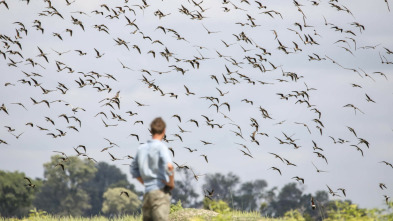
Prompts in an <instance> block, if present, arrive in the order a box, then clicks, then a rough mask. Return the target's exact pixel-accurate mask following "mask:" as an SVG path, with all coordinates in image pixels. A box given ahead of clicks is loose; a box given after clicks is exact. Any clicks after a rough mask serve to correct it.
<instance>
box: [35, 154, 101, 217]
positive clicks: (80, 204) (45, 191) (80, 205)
mask: <svg viewBox="0 0 393 221" xmlns="http://www.w3.org/2000/svg"><path fill="white" fill-rule="evenodd" d="M60 157H61V156H59V155H55V156H52V158H51V161H50V162H48V163H45V164H44V177H45V178H46V180H45V181H44V184H43V186H42V188H41V191H40V192H39V193H38V194H37V197H36V199H35V201H34V205H35V206H36V207H37V208H38V209H43V210H45V211H48V212H49V213H51V214H57V215H73V216H81V215H83V214H84V212H85V211H86V210H88V209H90V208H91V206H90V204H89V200H90V198H89V195H88V194H87V193H86V191H85V190H84V189H83V188H82V186H83V184H84V183H86V182H88V181H89V180H90V179H92V178H93V177H94V174H95V172H96V171H97V169H96V168H95V166H94V163H93V162H91V161H89V160H87V159H85V160H81V159H79V158H78V157H76V156H72V157H69V158H68V160H67V161H65V162H64V161H61V160H59V159H60ZM59 163H62V164H63V165H64V171H63V170H62V168H61V167H60V166H56V165H58V164H59Z"/></svg>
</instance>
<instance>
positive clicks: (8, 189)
mask: <svg viewBox="0 0 393 221" xmlns="http://www.w3.org/2000/svg"><path fill="white" fill-rule="evenodd" d="M24 177H25V174H24V173H20V172H4V171H0V215H1V216H5V217H10V216H18V217H21V216H24V215H27V213H28V211H29V209H31V203H32V201H33V200H34V194H35V193H36V192H37V191H38V189H39V186H40V185H41V184H40V182H39V181H36V180H33V179H31V182H32V183H33V184H34V185H36V187H35V188H32V187H29V186H27V185H26V184H28V181H27V180H25V179H24Z"/></svg>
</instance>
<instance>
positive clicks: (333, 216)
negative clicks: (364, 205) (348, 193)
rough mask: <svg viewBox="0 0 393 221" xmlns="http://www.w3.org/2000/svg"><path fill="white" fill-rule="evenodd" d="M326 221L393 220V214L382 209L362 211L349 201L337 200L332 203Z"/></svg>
mask: <svg viewBox="0 0 393 221" xmlns="http://www.w3.org/2000/svg"><path fill="white" fill-rule="evenodd" d="M332 204H333V205H331V206H330V209H329V211H328V218H327V219H325V220H326V221H333V220H345V221H374V220H393V213H392V212H390V213H389V212H388V211H386V210H382V209H361V208H359V207H358V205H356V204H352V203H350V202H349V201H339V200H336V201H334V202H332Z"/></svg>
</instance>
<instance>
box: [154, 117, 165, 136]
mask: <svg viewBox="0 0 393 221" xmlns="http://www.w3.org/2000/svg"><path fill="white" fill-rule="evenodd" d="M165 128H166V124H165V122H164V120H163V119H162V118H161V117H157V118H156V119H154V120H153V121H152V122H151V124H150V130H151V135H152V136H154V135H163V134H164V133H165Z"/></svg>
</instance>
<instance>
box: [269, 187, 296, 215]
mask: <svg viewBox="0 0 393 221" xmlns="http://www.w3.org/2000/svg"><path fill="white" fill-rule="evenodd" d="M301 197H302V190H300V189H299V188H297V186H296V183H289V184H286V185H285V186H284V187H283V188H282V189H281V190H280V192H279V194H278V195H277V197H274V199H273V200H272V201H271V202H270V204H269V206H268V207H269V208H268V209H267V210H268V211H269V215H270V216H275V217H278V216H279V217H281V216H283V215H284V214H285V212H287V211H289V210H295V209H297V208H299V206H300V205H301Z"/></svg>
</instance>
